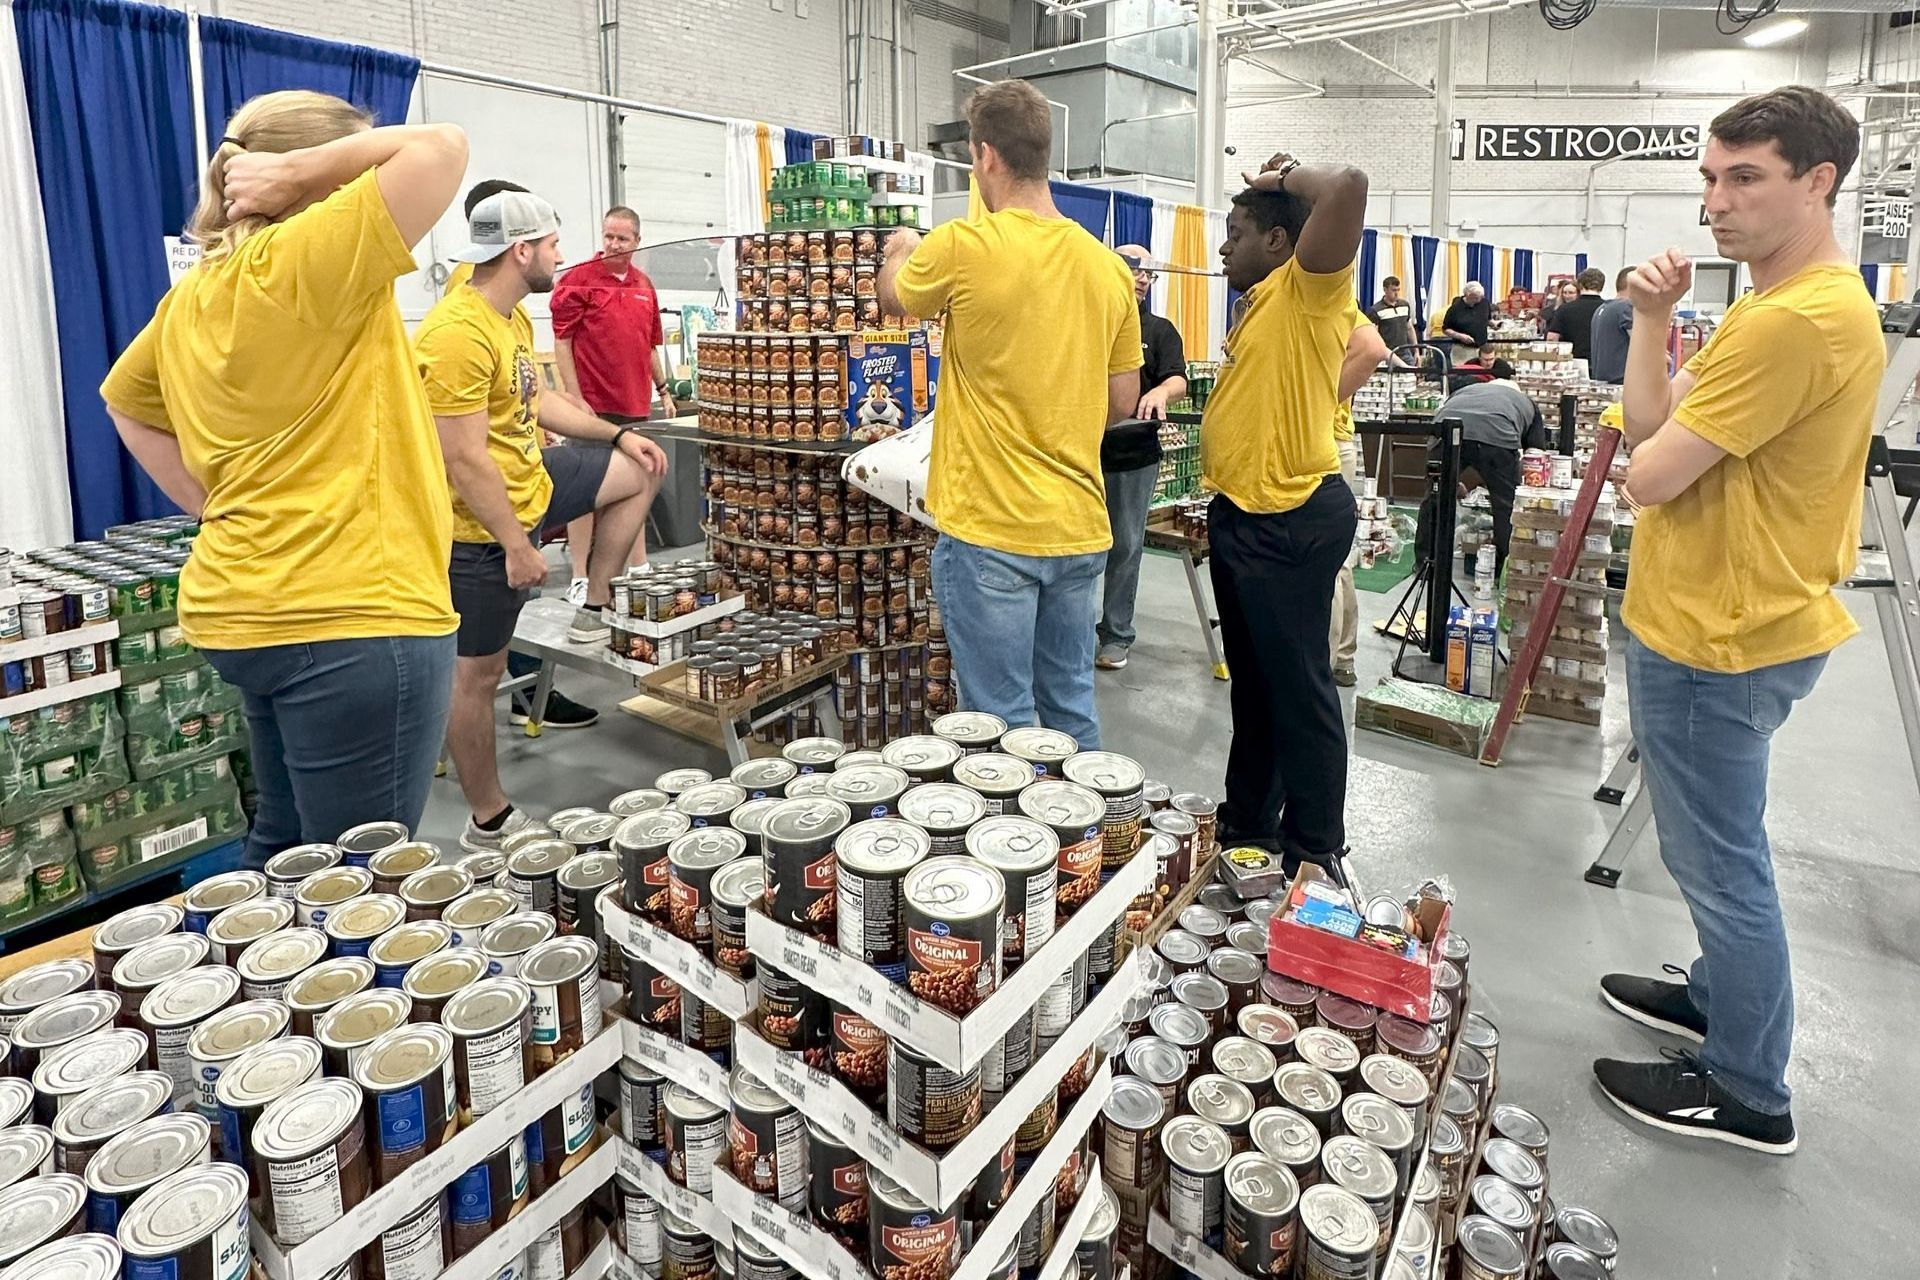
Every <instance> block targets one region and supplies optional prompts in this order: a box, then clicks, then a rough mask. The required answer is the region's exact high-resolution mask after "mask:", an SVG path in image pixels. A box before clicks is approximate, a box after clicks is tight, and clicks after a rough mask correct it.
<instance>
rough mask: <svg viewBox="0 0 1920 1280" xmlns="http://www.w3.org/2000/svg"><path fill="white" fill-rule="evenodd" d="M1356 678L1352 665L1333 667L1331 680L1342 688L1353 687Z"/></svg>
mask: <svg viewBox="0 0 1920 1280" xmlns="http://www.w3.org/2000/svg"><path fill="white" fill-rule="evenodd" d="M1357 679H1358V677H1356V676H1355V675H1354V673H1353V668H1352V667H1335V668H1334V669H1333V682H1334V683H1335V684H1337V685H1339V686H1340V687H1341V688H1342V689H1351V688H1353V686H1354V683H1355V681H1356V680H1357Z"/></svg>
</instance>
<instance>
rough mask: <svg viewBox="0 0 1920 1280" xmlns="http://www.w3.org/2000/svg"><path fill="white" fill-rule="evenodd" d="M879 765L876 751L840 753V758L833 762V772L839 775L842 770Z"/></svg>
mask: <svg viewBox="0 0 1920 1280" xmlns="http://www.w3.org/2000/svg"><path fill="white" fill-rule="evenodd" d="M879 763H880V753H879V752H878V751H848V752H844V753H842V755H841V756H840V758H839V759H838V760H835V761H834V762H833V771H834V772H835V773H839V772H840V771H841V770H843V769H859V768H862V767H864V766H866V765H870V764H879Z"/></svg>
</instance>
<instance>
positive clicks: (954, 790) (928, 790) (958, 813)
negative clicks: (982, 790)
mask: <svg viewBox="0 0 1920 1280" xmlns="http://www.w3.org/2000/svg"><path fill="white" fill-rule="evenodd" d="M929 741H934V742H938V741H940V739H938V738H934V739H929ZM900 816H901V817H902V818H904V819H905V820H906V821H908V822H911V823H913V824H914V825H915V826H917V827H919V828H920V829H921V830H923V831H925V832H926V833H927V835H928V836H929V837H930V838H931V840H932V844H933V852H934V854H936V855H941V854H955V853H964V852H966V847H967V830H968V828H970V827H972V826H973V825H974V824H975V823H976V822H979V821H980V820H981V819H982V818H984V817H986V816H987V802H986V801H985V800H984V799H982V798H981V797H980V796H979V794H978V793H976V792H974V791H973V790H972V789H970V788H968V787H963V786H960V785H958V784H956V783H951V782H941V781H927V782H922V783H921V784H920V785H918V786H916V787H914V788H913V789H912V790H910V791H908V792H907V793H906V794H905V795H903V796H901V797H900Z"/></svg>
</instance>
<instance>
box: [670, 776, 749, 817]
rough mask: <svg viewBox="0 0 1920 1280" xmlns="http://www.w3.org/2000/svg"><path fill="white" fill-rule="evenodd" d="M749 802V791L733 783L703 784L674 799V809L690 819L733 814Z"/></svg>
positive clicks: (688, 789)
mask: <svg viewBox="0 0 1920 1280" xmlns="http://www.w3.org/2000/svg"><path fill="white" fill-rule="evenodd" d="M746 802H747V789H746V788H745V787H742V786H739V785H738V784H736V783H732V782H703V783H701V784H700V785H699V786H697V787H688V788H687V789H686V790H685V791H682V792H681V793H680V794H679V795H677V796H675V797H674V798H673V807H674V808H676V809H678V810H679V811H680V812H681V813H684V814H686V815H687V816H688V817H689V818H712V817H715V816H717V815H719V814H723V813H731V812H733V811H734V810H735V809H738V808H739V807H740V806H741V805H743V804H745V803H746Z"/></svg>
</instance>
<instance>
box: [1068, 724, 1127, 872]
mask: <svg viewBox="0 0 1920 1280" xmlns="http://www.w3.org/2000/svg"><path fill="white" fill-rule="evenodd" d="M1060 771H1061V773H1063V774H1064V775H1065V776H1066V778H1067V781H1069V782H1077V783H1079V784H1080V785H1081V786H1083V787H1086V788H1087V789H1088V790H1090V791H1093V792H1094V793H1095V794H1097V795H1098V796H1099V797H1100V798H1101V799H1102V800H1103V801H1105V802H1106V806H1107V807H1106V814H1105V817H1104V818H1103V819H1102V821H1101V827H1100V832H1101V842H1102V843H1101V856H1100V878H1101V879H1102V880H1107V879H1111V878H1112V877H1113V875H1114V874H1115V873H1116V872H1118V871H1119V870H1120V868H1122V867H1124V866H1126V865H1127V860H1128V859H1130V858H1132V857H1133V854H1134V851H1135V850H1136V849H1138V848H1139V847H1140V819H1141V814H1142V811H1143V810H1144V809H1145V807H1146V806H1145V802H1144V801H1143V800H1142V799H1141V796H1140V790H1141V787H1142V786H1144V785H1145V783H1146V780H1147V771H1146V770H1145V769H1143V768H1141V767H1140V765H1139V763H1138V762H1137V761H1135V760H1132V759H1129V758H1128V757H1126V756H1123V755H1120V754H1119V753H1117V752H1113V751H1082V752H1079V753H1078V754H1076V755H1072V756H1069V757H1068V758H1067V760H1066V761H1065V763H1063V764H1062V765H1061V767H1060Z"/></svg>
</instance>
